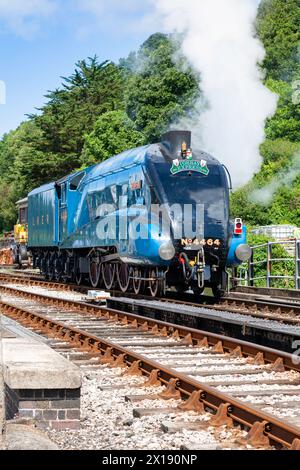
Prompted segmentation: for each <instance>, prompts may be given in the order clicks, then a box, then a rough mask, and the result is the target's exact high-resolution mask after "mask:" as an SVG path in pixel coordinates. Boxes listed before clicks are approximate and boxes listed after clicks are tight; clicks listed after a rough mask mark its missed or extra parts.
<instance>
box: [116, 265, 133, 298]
mask: <svg viewBox="0 0 300 470" xmlns="http://www.w3.org/2000/svg"><path fill="white" fill-rule="evenodd" d="M130 276H131V272H130V269H129V266H128V265H127V264H125V263H121V264H119V265H118V267H117V281H118V284H119V288H120V289H121V291H122V292H123V293H125V292H128V290H129V288H130V284H131V278H130Z"/></svg>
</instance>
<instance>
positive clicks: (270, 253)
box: [231, 240, 300, 289]
mask: <svg viewBox="0 0 300 470" xmlns="http://www.w3.org/2000/svg"><path fill="white" fill-rule="evenodd" d="M252 250H253V252H252V256H251V259H250V260H249V262H248V263H245V264H243V265H242V266H240V267H239V268H235V269H234V270H233V273H232V278H231V283H232V286H233V287H234V286H251V287H252V286H254V287H280V288H286V289H300V240H284V241H274V242H268V243H264V244H262V245H257V246H253V247H252Z"/></svg>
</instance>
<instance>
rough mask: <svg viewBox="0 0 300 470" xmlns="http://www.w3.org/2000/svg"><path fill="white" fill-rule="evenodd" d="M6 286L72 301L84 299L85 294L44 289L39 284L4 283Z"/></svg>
mask: <svg viewBox="0 0 300 470" xmlns="http://www.w3.org/2000/svg"><path fill="white" fill-rule="evenodd" d="M5 286H6V287H11V288H13V289H19V290H21V291H23V292H30V293H32V294H41V295H47V296H49V297H54V298H55V299H66V300H74V301H78V302H80V301H82V300H85V299H86V296H85V295H83V294H80V293H79V292H74V291H61V290H56V289H46V288H45V287H39V286H24V285H23V284H17V283H5Z"/></svg>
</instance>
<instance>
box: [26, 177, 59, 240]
mask: <svg viewBox="0 0 300 470" xmlns="http://www.w3.org/2000/svg"><path fill="white" fill-rule="evenodd" d="M57 217H58V199H57V192H56V189H55V184H54V183H52V184H49V185H47V186H43V187H41V188H39V189H37V190H35V191H33V192H32V193H30V194H29V196H28V222H29V227H28V246H29V247H30V248H42V247H56V246H57V245H58V219H57Z"/></svg>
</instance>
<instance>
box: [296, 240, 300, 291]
mask: <svg viewBox="0 0 300 470" xmlns="http://www.w3.org/2000/svg"><path fill="white" fill-rule="evenodd" d="M299 258H300V240H297V239H296V240H295V288H296V289H300V278H299V263H300V259H299Z"/></svg>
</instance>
